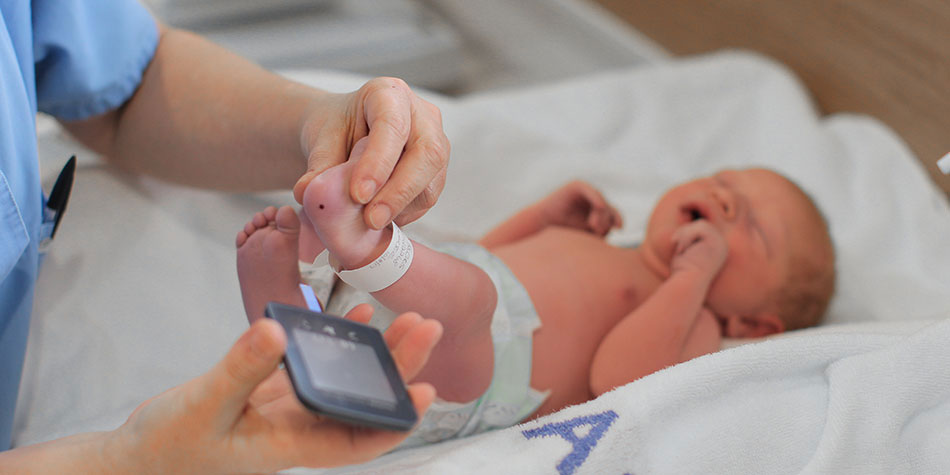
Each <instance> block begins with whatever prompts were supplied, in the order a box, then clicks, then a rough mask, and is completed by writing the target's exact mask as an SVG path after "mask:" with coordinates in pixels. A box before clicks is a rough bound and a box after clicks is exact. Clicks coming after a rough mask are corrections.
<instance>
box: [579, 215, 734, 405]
mask: <svg viewBox="0 0 950 475" xmlns="http://www.w3.org/2000/svg"><path fill="white" fill-rule="evenodd" d="M673 239H674V240H675V241H676V243H677V247H676V252H675V254H674V257H673V265H672V273H671V275H670V277H669V278H668V279H667V280H666V281H664V282H663V284H661V285H660V287H659V288H658V289H657V290H656V291H655V292H654V293H653V294H652V295H650V297H649V298H648V299H647V300H646V301H645V302H643V304H641V305H640V306H639V307H637V308H636V309H635V310H634V311H632V312H630V314H628V315H627V316H626V317H624V318H623V319H622V320H621V321H620V322H618V323H617V325H615V326H614V328H613V329H611V330H610V332H609V333H607V336H606V337H604V339H603V341H601V343H600V346H599V347H598V349H597V352H596V353H595V354H594V359H593V362H592V363H591V371H590V390H591V393H592V394H593V395H594V396H595V397H596V396H599V395H601V394H603V393H605V392H607V391H609V390H611V389H613V388H615V387H617V386H621V385H624V384H627V383H629V382H631V381H634V380H636V379H639V378H641V377H643V376H646V375H648V374H650V373H653V372H655V371H658V370H660V369H663V368H665V367H667V366H670V365H673V364H676V363H679V362H682V361H685V360H687V359H689V358H693V357H696V356H699V355H700V354H704V353H708V352H711V351H715V350H716V349H717V348H718V345H719V338H720V337H719V327H718V324H717V323H716V320H715V316H714V315H713V314H712V312H711V311H709V310H708V309H706V308H705V307H703V303H704V301H705V299H706V292H707V291H708V290H709V285H710V284H711V283H712V281H713V279H714V278H715V277H716V274H717V273H718V272H719V269H720V268H721V267H722V264H723V262H725V259H726V254H727V252H728V250H727V247H726V243H725V240H724V239H723V237H722V235H721V234H720V233H719V232H718V231H717V230H716V229H715V228H713V227H712V225H711V224H709V222H707V221H705V220H700V221H696V222H693V223H690V224H688V225H686V226H683V227H681V228H680V229H678V230H677V231H676V232H675V233H674V234H673Z"/></svg>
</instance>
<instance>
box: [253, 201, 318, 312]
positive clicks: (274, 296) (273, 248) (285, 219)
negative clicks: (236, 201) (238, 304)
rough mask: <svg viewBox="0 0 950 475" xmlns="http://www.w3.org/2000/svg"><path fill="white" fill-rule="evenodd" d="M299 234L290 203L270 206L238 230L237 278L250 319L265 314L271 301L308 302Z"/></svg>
mask: <svg viewBox="0 0 950 475" xmlns="http://www.w3.org/2000/svg"><path fill="white" fill-rule="evenodd" d="M299 234H300V220H298V219H297V214H296V213H294V210H293V208H291V207H290V206H284V207H282V208H280V209H279V210H278V209H275V208H274V207H273V206H271V207H268V208H267V209H265V210H264V211H262V212H260V213H257V214H255V215H254V217H253V218H251V220H250V221H248V223H247V224H245V225H244V229H242V230H241V231H239V232H238V235H237V248H238V249H237V270H238V280H239V281H240V283H241V297H242V298H243V299H244V311H245V312H247V319H248V321H249V322H251V323H254V322H255V321H256V320H257V319H258V318H261V317H263V316H264V307H265V306H266V305H267V302H270V301H275V302H280V303H285V304H288V305H296V306H299V307H306V306H307V304H306V302H305V301H304V298H303V295H301V294H300V287H299V284H300V269H299V268H298V267H297V240H298V236H299Z"/></svg>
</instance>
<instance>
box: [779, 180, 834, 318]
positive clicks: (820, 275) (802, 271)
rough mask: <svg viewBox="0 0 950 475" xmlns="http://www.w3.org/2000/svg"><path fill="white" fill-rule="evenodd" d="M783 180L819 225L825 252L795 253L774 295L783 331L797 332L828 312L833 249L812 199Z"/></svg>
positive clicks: (824, 221)
mask: <svg viewBox="0 0 950 475" xmlns="http://www.w3.org/2000/svg"><path fill="white" fill-rule="evenodd" d="M786 179H787V180H788V181H789V182H791V183H792V184H793V185H795V188H796V189H797V190H798V192H799V193H800V194H801V196H802V198H803V199H804V200H805V202H807V203H808V205H809V208H810V209H811V212H812V215H813V216H812V218H813V219H815V220H816V221H817V222H819V223H820V225H821V226H820V227H821V230H822V233H821V235H820V236H818V238H820V239H822V240H823V241H824V242H822V243H821V246H822V247H823V248H824V249H822V251H824V252H822V253H821V254H820V255H801V254H802V252H798V253H795V254H792V255H790V256H789V257H788V258H789V262H790V265H789V271H788V274H787V275H786V277H785V281H784V285H783V286H782V288H780V289H779V290H778V293H777V303H778V312H779V317H780V318H781V319H782V321H783V322H784V323H785V329H786V330H797V329H800V328H807V327H811V326H814V325H817V324H819V323H821V319H822V318H823V317H824V315H825V311H827V309H828V304H829V303H830V302H831V297H832V295H834V292H835V274H836V272H835V249H834V243H833V242H832V239H831V232H830V230H829V226H828V220H827V219H826V218H825V215H824V214H823V213H822V212H821V210H820V209H819V208H818V205H817V204H815V200H814V199H812V197H811V196H809V194H808V193H806V192H805V190H804V189H802V187H800V186H798V184H796V183H795V182H794V181H792V180H790V179H788V178H787V177H786ZM811 237H812V236H809V238H811ZM796 254H798V255H796Z"/></svg>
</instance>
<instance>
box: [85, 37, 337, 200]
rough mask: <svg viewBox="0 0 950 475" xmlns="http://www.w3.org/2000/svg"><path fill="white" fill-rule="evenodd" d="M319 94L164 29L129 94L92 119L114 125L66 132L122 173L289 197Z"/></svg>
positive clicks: (300, 170)
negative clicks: (306, 123)
mask: <svg viewBox="0 0 950 475" xmlns="http://www.w3.org/2000/svg"><path fill="white" fill-rule="evenodd" d="M324 94H325V93H323V92H321V91H318V90H316V89H313V88H309V87H306V86H303V85H301V84H299V83H295V82H292V81H289V80H287V79H284V78H282V77H280V76H278V75H276V74H273V73H271V72H268V71H266V70H264V69H262V68H260V67H258V66H257V65H255V64H253V63H251V62H248V61H246V60H244V59H242V58H240V57H238V56H236V55H234V54H232V53H230V52H228V51H226V50H224V49H223V48H221V47H219V46H217V45H214V44H212V43H210V42H209V41H207V40H204V39H203V38H201V37H199V36H197V35H194V34H191V33H188V32H184V31H180V30H174V29H164V28H163V29H162V33H161V39H160V41H159V45H158V48H157V50H156V52H155V56H154V58H153V60H152V62H151V63H150V64H149V66H148V68H147V69H146V71H145V73H144V75H143V78H142V83H141V85H140V87H139V88H138V90H137V91H136V93H135V94H134V95H133V96H132V98H131V99H130V100H129V101H128V102H127V103H126V105H125V106H124V107H122V108H121V109H120V110H118V111H115V112H114V117H100V118H98V120H99V121H100V122H103V121H105V122H109V121H112V122H111V124H108V123H107V124H106V125H105V126H104V127H101V126H102V125H103V124H102V123H99V124H92V125H91V126H89V127H86V129H91V130H96V131H98V137H92V138H89V136H91V135H95V134H90V133H85V134H84V133H83V132H84V131H83V130H82V129H83V127H82V125H80V124H73V125H76V126H74V127H71V128H70V130H71V131H73V132H74V133H76V132H78V133H77V135H79V136H80V138H81V139H82V138H83V137H82V135H86V136H87V137H86V138H87V140H85V141H86V142H87V143H89V144H91V145H93V146H94V147H96V148H98V150H97V151H99V152H100V153H103V154H104V155H105V156H106V157H107V158H108V159H109V160H110V161H112V162H113V163H115V164H117V165H118V166H120V167H121V168H124V169H126V170H129V171H133V172H139V173H147V174H150V175H153V176H156V177H158V178H161V179H164V180H168V181H173V182H176V183H182V184H186V185H192V186H201V187H208V188H215V189H225V190H257V189H272V188H288V189H289V188H290V187H291V186H292V185H293V184H294V182H295V181H296V180H297V179H298V178H299V177H300V175H301V174H303V172H304V171H305V170H306V163H307V157H306V156H305V155H304V152H303V150H302V147H301V137H300V135H301V129H302V121H303V120H304V117H305V115H306V113H307V111H308V110H309V108H311V107H313V104H314V99H316V98H318V97H323V96H324ZM87 125H88V124H87ZM68 128H69V127H68ZM77 129H79V130H77ZM103 130H104V131H106V132H102V131H103ZM110 131H111V132H112V133H111V136H109V135H110V133H109V132H110Z"/></svg>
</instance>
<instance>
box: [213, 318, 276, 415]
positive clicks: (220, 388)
mask: <svg viewBox="0 0 950 475" xmlns="http://www.w3.org/2000/svg"><path fill="white" fill-rule="evenodd" d="M286 344H287V337H286V335H285V334H284V330H283V328H281V326H280V324H279V323H277V322H276V321H274V320H269V319H260V320H258V321H257V322H255V323H254V324H253V325H251V328H249V329H248V330H247V331H246V332H245V333H244V335H242V336H241V338H239V339H238V341H237V342H236V343H235V344H234V346H232V347H231V350H230V351H228V353H227V354H226V355H225V356H224V359H222V360H221V361H220V362H219V363H218V364H217V365H215V366H214V368H212V369H211V371H209V372H208V373H206V374H205V375H203V376H201V377H200V378H201V381H202V384H200V385H199V388H201V390H200V392H199V393H198V395H197V397H198V398H200V400H199V401H196V403H197V405H199V406H200V407H199V408H198V411H199V412H201V413H202V414H200V415H205V416H207V417H211V418H212V420H211V424H213V425H214V426H215V428H216V429H219V430H227V429H228V428H230V427H231V426H232V425H233V424H234V421H235V419H236V418H237V417H238V416H239V415H240V414H241V412H242V411H243V410H244V407H245V406H246V405H247V401H248V398H249V396H250V395H251V393H252V392H253V391H254V389H255V388H256V387H257V386H258V385H259V384H260V383H261V382H262V381H264V380H265V379H267V378H268V377H269V376H270V375H271V374H272V373H273V372H274V370H275V369H277V365H278V364H280V360H281V357H283V355H284V349H285V347H286Z"/></svg>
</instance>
